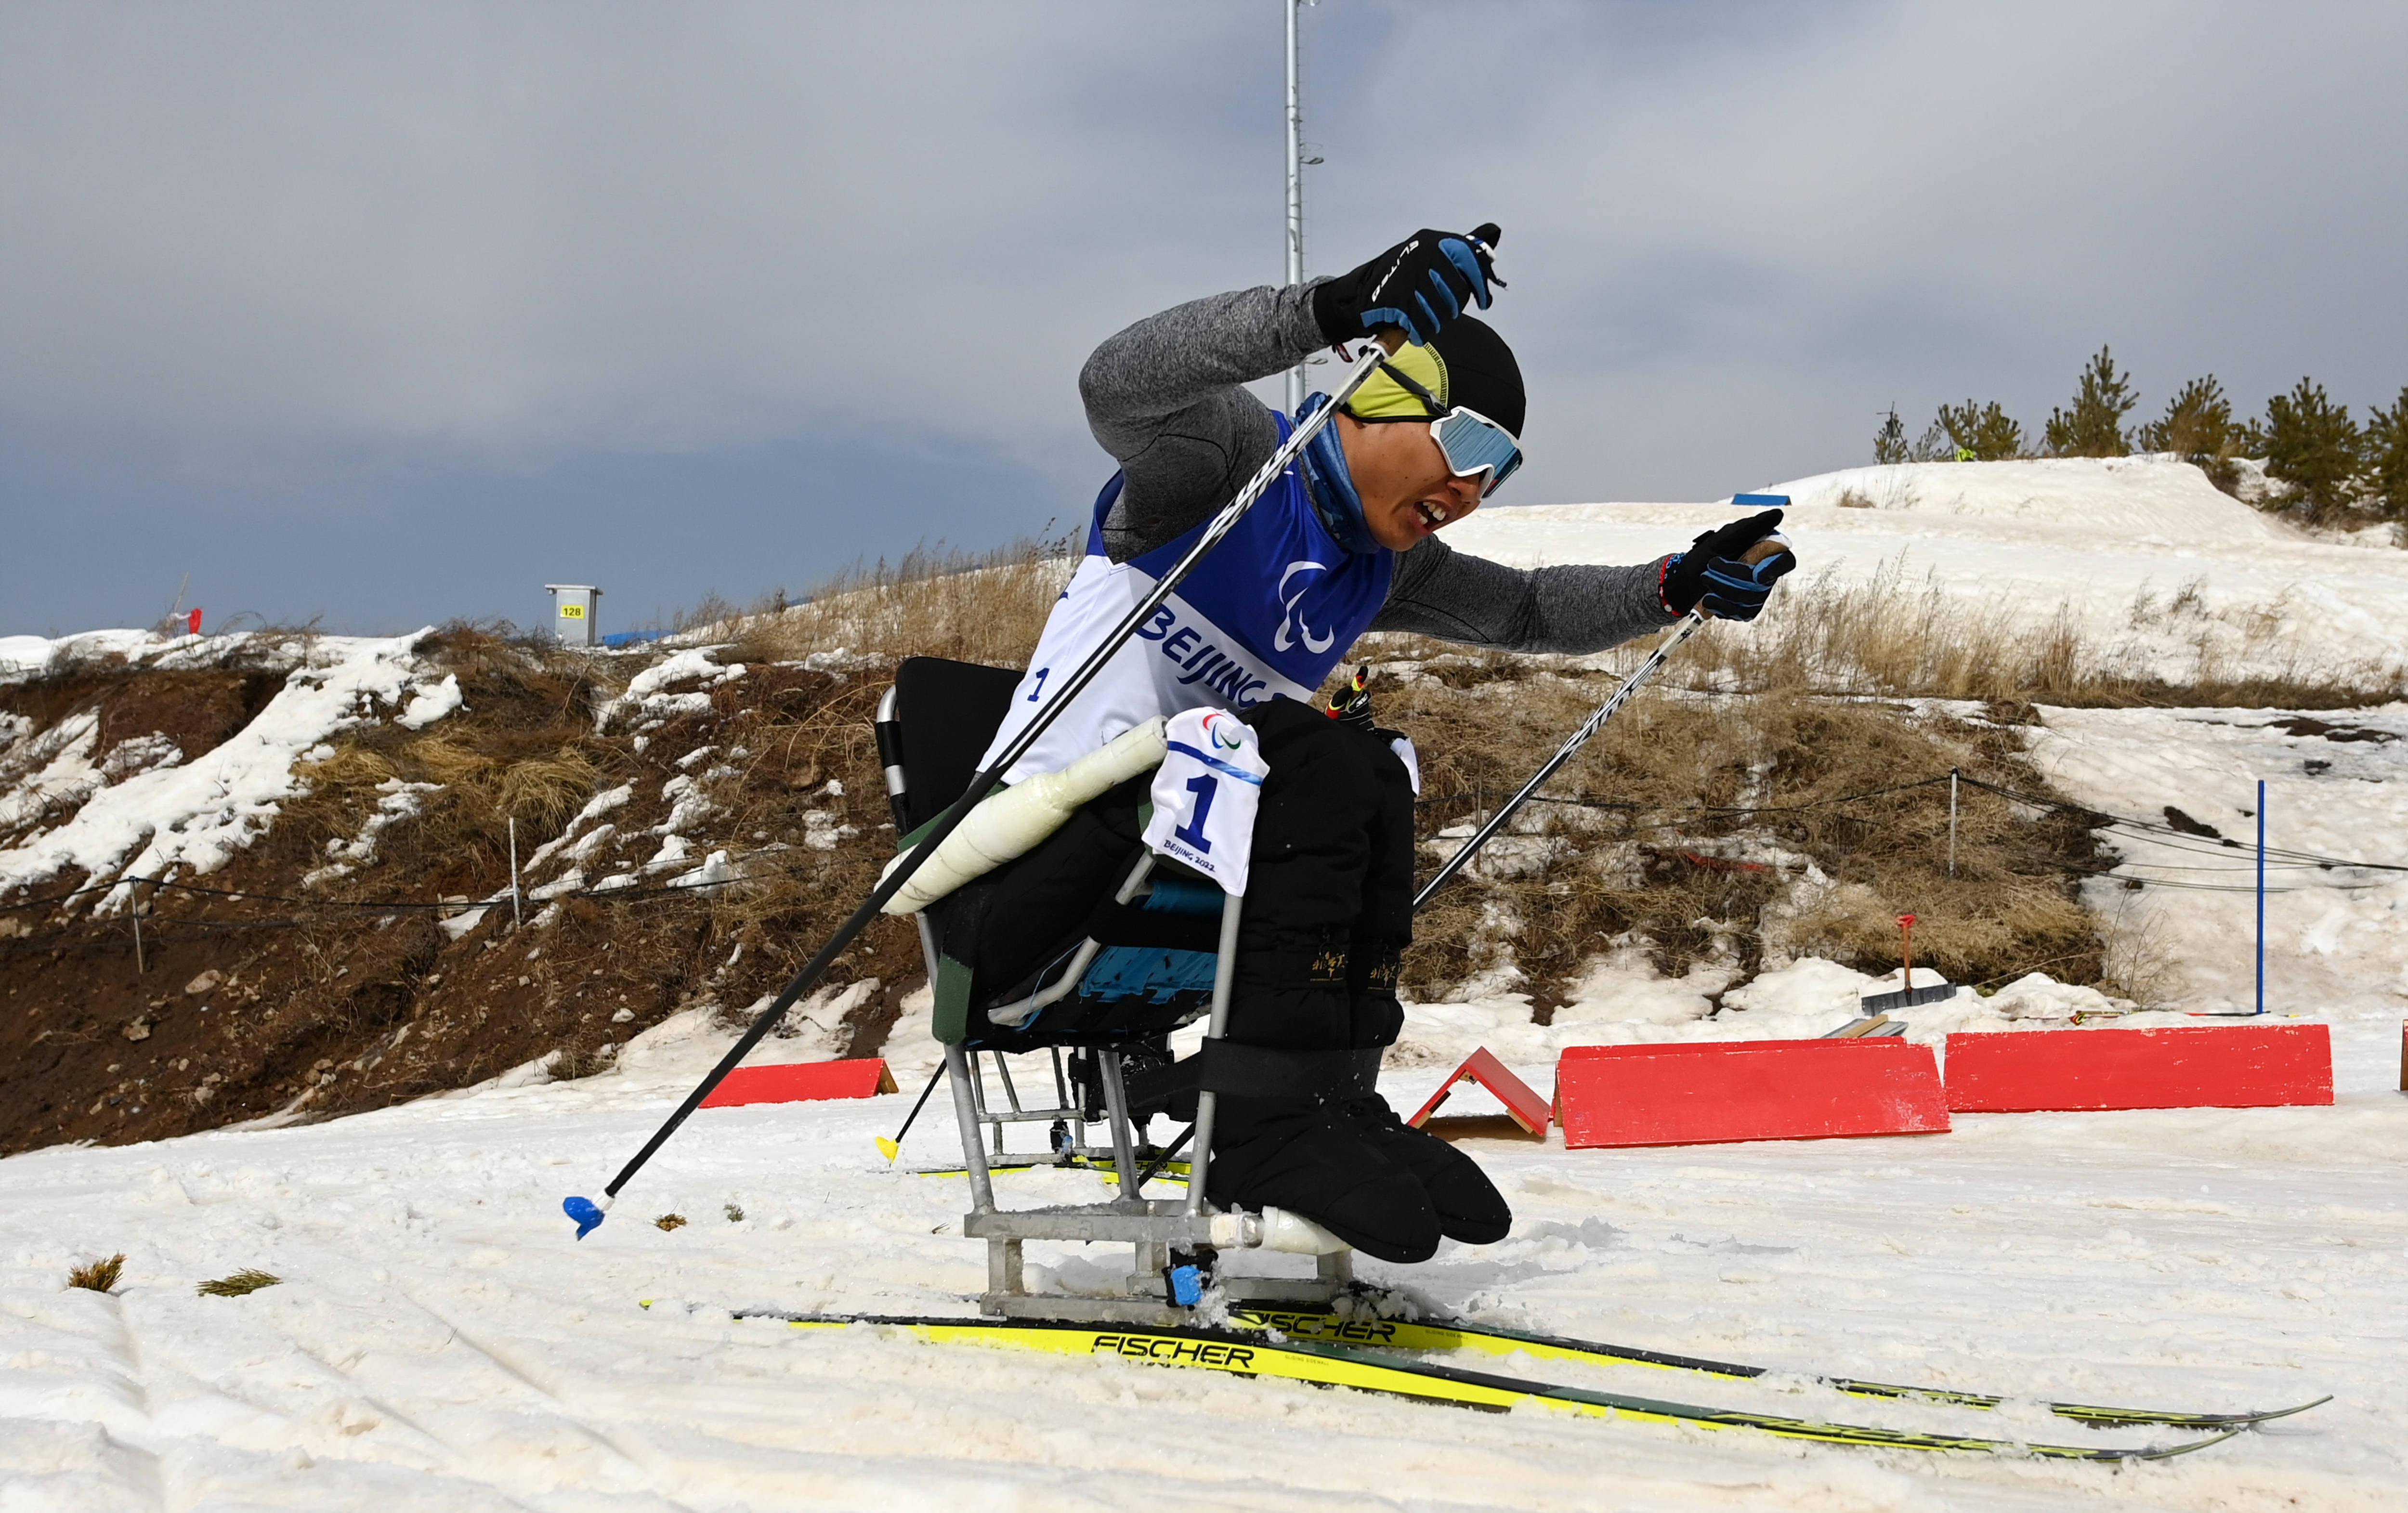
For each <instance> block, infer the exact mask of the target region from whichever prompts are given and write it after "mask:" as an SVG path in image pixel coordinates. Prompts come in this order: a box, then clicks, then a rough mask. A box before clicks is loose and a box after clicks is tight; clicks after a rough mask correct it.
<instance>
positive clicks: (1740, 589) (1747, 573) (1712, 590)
mask: <svg viewBox="0 0 2408 1513" xmlns="http://www.w3.org/2000/svg"><path fill="white" fill-rule="evenodd" d="M1780 529H1781V511H1779V510H1777V509H1768V510H1766V511H1765V512H1764V513H1763V514H1761V515H1750V516H1748V517H1747V518H1746V519H1744V520H1736V521H1731V522H1730V523H1729V524H1727V525H1724V526H1721V527H1718V528H1716V529H1714V530H1712V531H1708V532H1707V533H1706V534H1705V535H1701V536H1699V537H1698V538H1697V539H1696V540H1695V541H1692V542H1690V543H1689V550H1686V551H1683V552H1677V553H1675V554H1673V555H1672V556H1670V557H1667V558H1665V559H1664V567H1663V591H1662V592H1663V596H1664V607H1665V608H1667V609H1669V610H1670V611H1671V612H1672V613H1673V614H1676V615H1685V614H1687V613H1688V612H1689V611H1690V610H1691V609H1694V608H1703V609H1704V610H1705V612H1706V613H1707V614H1709V615H1712V616H1713V617H1714V618H1715V619H1717V620H1738V621H1749V620H1754V619H1755V618H1756V616H1757V615H1758V614H1759V613H1761V612H1762V611H1763V609H1764V601H1765V600H1766V599H1768V598H1770V597H1771V595H1772V585H1774V584H1775V583H1778V582H1780V581H1781V578H1782V576H1783V575H1784V574H1785V573H1787V572H1788V571H1789V570H1790V569H1791V568H1793V567H1795V566H1797V565H1798V558H1797V555H1796V553H1794V552H1792V551H1791V550H1789V548H1788V546H1787V544H1786V543H1785V542H1783V541H1782V540H1781V539H1780V537H1778V536H1776V535H1774V534H1773V533H1774V532H1776V531H1778V530H1780Z"/></svg>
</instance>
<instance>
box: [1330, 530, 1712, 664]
mask: <svg viewBox="0 0 2408 1513" xmlns="http://www.w3.org/2000/svg"><path fill="white" fill-rule="evenodd" d="M1661 571H1662V564H1661V562H1660V560H1659V561H1656V562H1645V563H1641V564H1637V565H1636V566H1631V567H1603V566H1597V567H1591V566H1564V567H1538V568H1523V567H1508V566H1506V565H1505V564H1502V563H1493V562H1489V561H1487V560H1486V559H1485V558H1481V557H1469V556H1466V555H1464V554H1463V553H1462V552H1459V551H1456V550H1453V549H1452V548H1450V547H1448V546H1447V544H1446V543H1445V542H1443V541H1441V540H1440V539H1439V538H1438V537H1436V536H1430V537H1428V538H1427V539H1426V540H1424V541H1423V542H1422V543H1421V544H1420V545H1418V546H1416V547H1414V548H1413V549H1412V550H1411V551H1408V552H1406V553H1404V554H1403V555H1401V556H1399V557H1398V559H1397V576H1396V580H1395V581H1394V582H1393V583H1392V584H1391V585H1390V586H1389V589H1388V602H1387V603H1386V604H1385V605H1384V606H1383V607H1382V608H1381V610H1380V617H1379V619H1377V620H1375V621H1372V622H1371V628H1372V629H1373V630H1375V631H1412V632H1415V633H1417V634H1419V635H1434V636H1437V637H1439V638H1440V639H1441V640H1447V641H1460V642H1463V643H1465V644H1466V645H1469V646H1490V647H1496V648H1498V649H1500V650H1506V651H1568V652H1573V653H1581V652H1588V651H1602V650H1604V649H1606V648H1607V647H1610V646H1613V645H1616V644H1617V643H1619V642H1623V641H1627V640H1628V639H1630V638H1631V637H1632V636H1634V635H1645V634H1646V633H1647V632H1649V631H1654V630H1661V629H1663V628H1664V627H1665V626H1667V625H1670V623H1672V621H1674V620H1676V619H1678V618H1679V617H1678V616H1675V615H1674V614H1673V613H1672V612H1671V611H1670V610H1669V609H1667V608H1665V607H1664V601H1663V599H1662V598H1661V597H1660V596H1659V595H1658V592H1657V588H1656V585H1657V581H1658V579H1659V578H1660V576H1661Z"/></svg>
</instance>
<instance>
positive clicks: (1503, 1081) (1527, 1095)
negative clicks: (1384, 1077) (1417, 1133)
mask: <svg viewBox="0 0 2408 1513" xmlns="http://www.w3.org/2000/svg"><path fill="white" fill-rule="evenodd" d="M1458 1082H1477V1083H1479V1084H1480V1085H1481V1086H1482V1087H1484V1088H1486V1089H1487V1090H1488V1091H1489V1092H1493V1093H1495V1094H1496V1095H1497V1101H1498V1103H1500V1104H1503V1105H1504V1106H1505V1112H1507V1113H1509V1114H1511V1115H1512V1116H1513V1122H1514V1123H1516V1124H1519V1125H1520V1126H1522V1129H1523V1130H1524V1132H1525V1133H1527V1134H1530V1135H1545V1134H1546V1133H1547V1120H1548V1119H1549V1117H1550V1116H1549V1112H1548V1108H1547V1100H1545V1099H1544V1098H1541V1097H1540V1096H1539V1094H1538V1092H1537V1090H1536V1089H1534V1088H1532V1087H1531V1086H1530V1084H1528V1083H1527V1082H1525V1081H1523V1080H1522V1079H1521V1078H1518V1077H1515V1076H1514V1075H1513V1074H1512V1072H1511V1071H1509V1070H1507V1068H1506V1065H1505V1063H1503V1062H1500V1061H1498V1059H1497V1057H1496V1055H1495V1054H1494V1053H1493V1052H1491V1051H1490V1050H1489V1049H1488V1048H1487V1047H1486V1046H1482V1047H1481V1048H1480V1049H1477V1050H1475V1051H1473V1052H1472V1053H1471V1054H1470V1055H1469V1056H1466V1057H1465V1058H1464V1059H1463V1064H1462V1065H1461V1066H1458V1067H1456V1068H1455V1075H1454V1076H1452V1077H1450V1078H1447V1079H1446V1080H1445V1081H1444V1082H1441V1083H1440V1084H1439V1089H1438V1091H1437V1092H1433V1093H1431V1094H1430V1097H1429V1102H1427V1103H1426V1104H1424V1105H1422V1109H1421V1112H1420V1113H1418V1114H1415V1115H1414V1116H1413V1117H1412V1118H1411V1119H1409V1120H1405V1122H1406V1123H1408V1124H1410V1125H1412V1127H1413V1128H1415V1129H1420V1128H1421V1127H1422V1126H1423V1125H1424V1124H1425V1123H1426V1122H1427V1121H1428V1120H1429V1117H1430V1115H1431V1114H1432V1113H1433V1112H1434V1111H1436V1109H1437V1108H1438V1106H1439V1105H1441V1104H1442V1103H1444V1102H1446V1096H1447V1094H1448V1093H1450V1092H1454V1091H1455V1084H1456V1083H1458Z"/></svg>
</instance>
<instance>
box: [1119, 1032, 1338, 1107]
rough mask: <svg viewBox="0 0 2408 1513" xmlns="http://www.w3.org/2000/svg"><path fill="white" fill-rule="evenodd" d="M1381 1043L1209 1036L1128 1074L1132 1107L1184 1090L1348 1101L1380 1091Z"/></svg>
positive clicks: (1153, 1103) (1155, 1102) (1163, 1099)
mask: <svg viewBox="0 0 2408 1513" xmlns="http://www.w3.org/2000/svg"><path fill="white" fill-rule="evenodd" d="M1383 1053H1384V1050H1383V1048H1382V1047H1379V1046H1370V1047H1366V1048H1364V1049H1346V1050H1278V1049H1272V1048H1271V1047H1269V1046H1243V1045H1240V1044H1238V1043H1237V1042H1236V1041H1234V1040H1207V1041H1205V1042H1204V1047H1203V1049H1202V1050H1201V1051H1200V1052H1198V1053H1197V1054H1196V1055H1194V1056H1190V1057H1188V1058H1187V1059H1186V1060H1185V1061H1183V1062H1173V1063H1170V1064H1169V1065H1168V1066H1162V1067H1157V1068H1154V1069H1153V1070H1150V1071H1147V1072H1143V1073H1140V1074H1136V1075H1133V1076H1131V1077H1130V1078H1129V1103H1130V1105H1131V1106H1133V1107H1145V1106H1160V1105H1162V1104H1163V1103H1165V1102H1168V1100H1170V1099H1172V1098H1176V1097H1180V1096H1182V1095H1183V1094H1188V1093H1195V1092H1226V1093H1233V1094H1236V1095H1238V1096H1240V1097H1245V1098H1279V1099H1295V1100H1300V1101H1302V1102H1306V1103H1316V1104H1324V1103H1349V1102H1352V1101H1353V1100H1355V1099H1356V1098H1368V1097H1369V1096H1370V1095H1371V1094H1372V1093H1373V1092H1376V1091H1377V1090H1378V1087H1379V1082H1380V1058H1381V1056H1382V1055H1383Z"/></svg>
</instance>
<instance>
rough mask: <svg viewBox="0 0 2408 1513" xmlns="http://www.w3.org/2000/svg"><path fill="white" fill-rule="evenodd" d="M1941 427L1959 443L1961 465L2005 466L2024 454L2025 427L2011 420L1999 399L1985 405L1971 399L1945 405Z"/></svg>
mask: <svg viewBox="0 0 2408 1513" xmlns="http://www.w3.org/2000/svg"><path fill="white" fill-rule="evenodd" d="M1939 425H1940V428H1941V429H1942V430H1943V431H1945V432H1947V433H1948V439H1949V440H1950V441H1952V442H1954V443H1956V446H1957V461H1958V462H1962V463H2003V462H2010V461H2013V460H2014V459H2015V458H2017V457H2021V456H2022V455H2023V454H2024V428H2023V427H2022V426H2021V425H2019V424H2017V423H2016V422H2015V421H2013V420H2011V419H2009V417H2008V415H2007V412H2006V411H2005V410H2004V409H2002V408H2000V405H1999V402H1998V401H1997V400H1995V399H1994V400H1992V401H1990V402H1989V403H1988V404H1986V405H1981V406H1976V405H1975V404H1974V403H1973V402H1972V401H1971V400H1970V399H1969V400H1967V401H1965V403H1964V404H1962V405H1942V406H1941V407H1940V421H1939Z"/></svg>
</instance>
